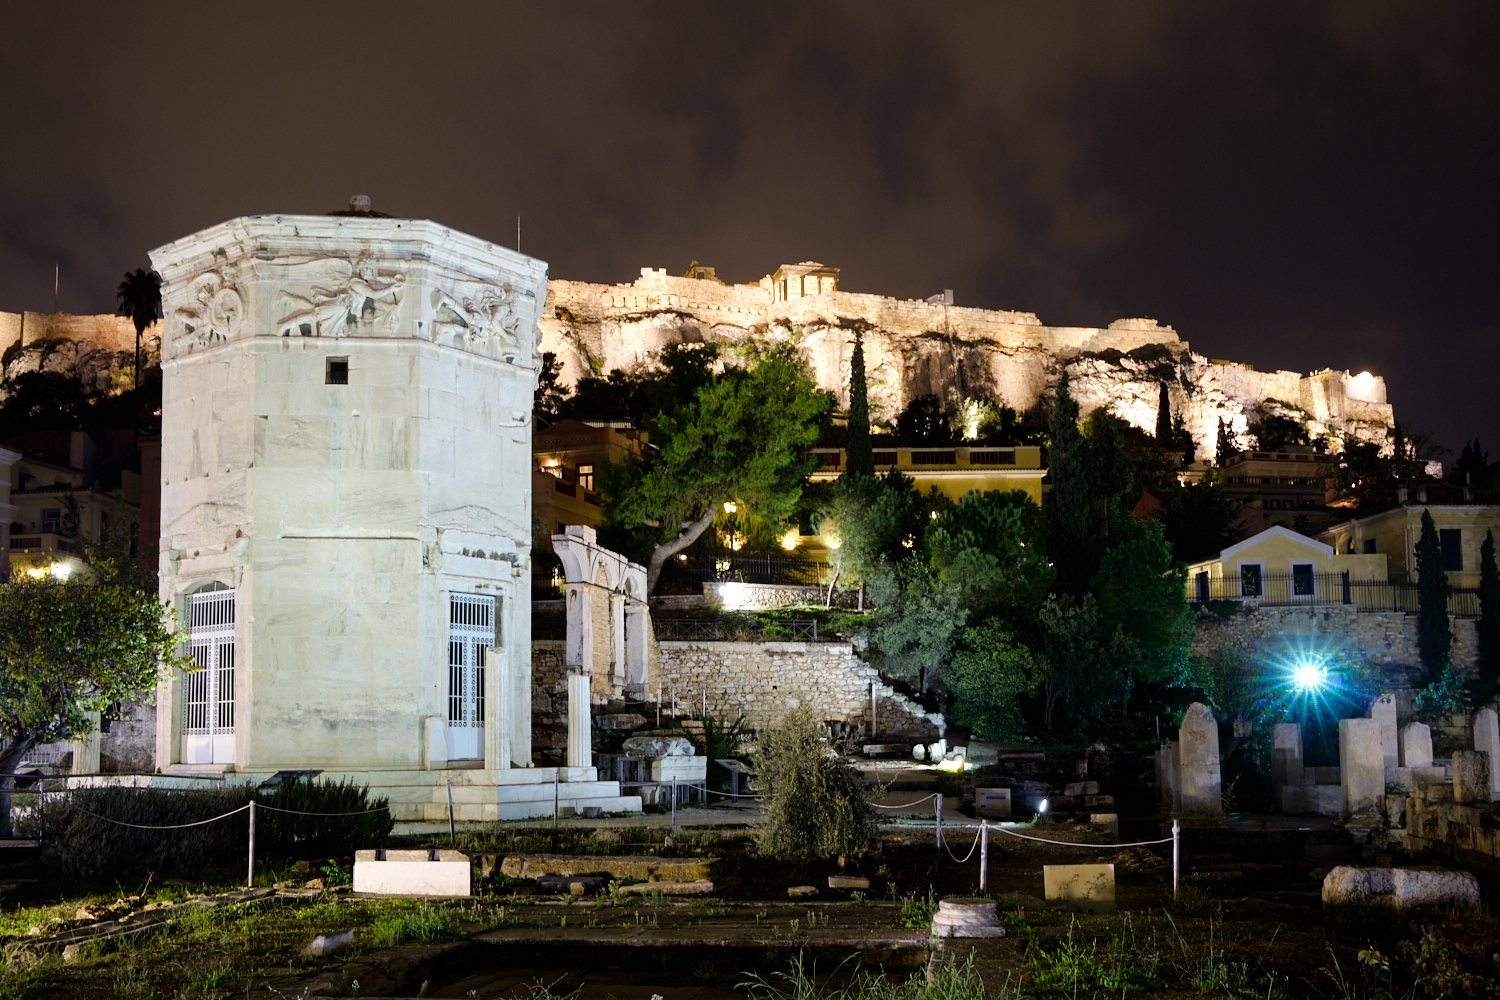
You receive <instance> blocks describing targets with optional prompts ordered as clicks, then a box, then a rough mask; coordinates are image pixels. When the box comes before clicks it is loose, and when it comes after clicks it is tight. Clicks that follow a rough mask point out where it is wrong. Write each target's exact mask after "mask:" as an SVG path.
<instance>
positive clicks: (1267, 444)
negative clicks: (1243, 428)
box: [1250, 413, 1311, 451]
mask: <svg viewBox="0 0 1500 1000" xmlns="http://www.w3.org/2000/svg"><path fill="white" fill-rule="evenodd" d="M1250 433H1251V434H1253V435H1255V446H1256V447H1257V448H1259V449H1260V450H1261V451H1276V450H1278V449H1281V448H1285V447H1287V446H1288V445H1305V444H1309V443H1311V442H1310V441H1309V439H1308V437H1307V427H1306V425H1304V424H1303V423H1302V421H1300V420H1297V419H1295V418H1293V417H1284V416H1279V415H1277V414H1274V413H1267V414H1265V415H1264V416H1262V417H1261V418H1260V419H1259V420H1256V421H1255V422H1253V423H1252V424H1251V425H1250Z"/></svg>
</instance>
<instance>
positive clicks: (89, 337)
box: [0, 312, 161, 398]
mask: <svg viewBox="0 0 1500 1000" xmlns="http://www.w3.org/2000/svg"><path fill="white" fill-rule="evenodd" d="M160 347H161V325H160V323H156V324H153V325H152V326H150V327H148V328H147V330H146V333H145V336H143V337H142V338H141V366H142V368H143V369H144V368H149V367H150V366H152V365H154V364H157V363H158V361H159V360H160V359H159V357H158V354H159V351H160ZM134 358H135V327H134V326H133V325H132V324H131V322H130V320H128V319H125V318H124V317H122V316H110V315H101V316H74V315H72V314H70V313H31V312H28V313H0V369H3V372H0V377H3V378H6V379H9V378H14V377H15V376H17V375H20V374H22V373H23V372H34V371H52V372H61V373H63V374H65V375H71V376H75V377H77V378H78V379H80V380H81V381H82V382H83V384H84V386H85V387H86V388H87V389H88V390H89V391H90V392H91V393H104V392H108V391H110V390H111V389H114V388H121V387H128V386H129V384H130V379H131V368H132V366H133V365H134ZM3 394H4V389H3V388H0V398H3Z"/></svg>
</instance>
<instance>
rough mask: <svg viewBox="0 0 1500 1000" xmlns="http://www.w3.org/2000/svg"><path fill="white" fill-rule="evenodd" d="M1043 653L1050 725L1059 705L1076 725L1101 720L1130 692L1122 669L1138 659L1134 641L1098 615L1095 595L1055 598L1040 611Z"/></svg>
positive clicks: (1047, 721)
mask: <svg viewBox="0 0 1500 1000" xmlns="http://www.w3.org/2000/svg"><path fill="white" fill-rule="evenodd" d="M1037 623H1038V625H1039V626H1040V628H1041V633H1042V652H1043V653H1044V655H1045V656H1046V658H1047V662H1048V664H1049V665H1050V667H1051V669H1050V671H1049V672H1048V673H1047V676H1046V677H1045V678H1044V679H1043V682H1042V695H1043V701H1044V707H1045V712H1046V716H1045V717H1046V725H1047V728H1048V729H1052V728H1053V722H1054V716H1055V711H1056V708H1057V706H1058V704H1059V703H1061V704H1062V706H1063V707H1064V708H1065V709H1066V710H1067V712H1068V715H1069V721H1070V722H1071V723H1072V724H1073V725H1074V726H1083V725H1087V724H1089V723H1090V722H1093V721H1095V720H1097V719H1098V718H1099V717H1100V716H1101V715H1102V714H1103V713H1104V709H1105V706H1107V705H1110V704H1114V703H1118V702H1121V701H1123V700H1124V699H1125V697H1126V696H1127V695H1128V694H1129V693H1130V678H1129V676H1128V675H1127V673H1126V672H1125V670H1124V669H1123V667H1124V665H1125V664H1126V663H1127V662H1128V661H1130V660H1131V659H1132V658H1133V657H1134V655H1135V649H1134V647H1133V646H1132V644H1131V642H1130V639H1129V638H1128V637H1127V636H1126V635H1125V633H1124V631H1123V630H1122V629H1120V628H1119V627H1118V626H1111V625H1110V624H1109V623H1108V622H1107V621H1106V620H1105V617H1104V615H1102V614H1100V611H1099V603H1098V601H1097V600H1096V599H1095V598H1094V595H1093V594H1085V595H1084V596H1083V597H1082V599H1075V598H1073V597H1070V596H1067V595H1061V596H1060V595H1057V594H1053V595H1051V596H1049V597H1048V598H1047V600H1046V602H1045V603H1044V604H1043V605H1042V606H1041V608H1040V609H1039V610H1038V612H1037Z"/></svg>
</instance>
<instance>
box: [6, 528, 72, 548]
mask: <svg viewBox="0 0 1500 1000" xmlns="http://www.w3.org/2000/svg"><path fill="white" fill-rule="evenodd" d="M10 549H11V551H12V552H68V553H73V552H77V551H78V545H77V543H76V542H74V541H73V540H72V539H69V538H63V537H62V536H61V535H57V534H53V533H51V532H47V533H44V534H40V535H11V536H10Z"/></svg>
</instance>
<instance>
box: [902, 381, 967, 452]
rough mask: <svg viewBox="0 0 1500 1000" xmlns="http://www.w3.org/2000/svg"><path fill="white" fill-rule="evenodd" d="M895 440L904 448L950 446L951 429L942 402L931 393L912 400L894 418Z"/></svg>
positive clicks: (951, 441) (951, 438) (951, 439)
mask: <svg viewBox="0 0 1500 1000" xmlns="http://www.w3.org/2000/svg"><path fill="white" fill-rule="evenodd" d="M896 440H897V442H898V443H899V444H901V445H902V446H904V447H922V446H936V445H949V444H952V443H953V428H952V427H951V426H950V425H949V423H948V414H947V413H946V412H945V411H944V409H943V403H942V400H940V399H938V398H937V397H936V396H934V395H932V394H931V393H928V394H927V395H925V396H918V397H917V398H916V399H914V400H912V401H911V403H910V405H908V406H907V407H906V409H904V410H902V411H901V413H900V414H899V415H898V416H897V417H896Z"/></svg>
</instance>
